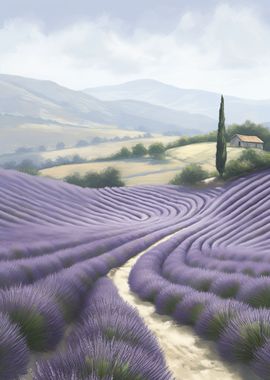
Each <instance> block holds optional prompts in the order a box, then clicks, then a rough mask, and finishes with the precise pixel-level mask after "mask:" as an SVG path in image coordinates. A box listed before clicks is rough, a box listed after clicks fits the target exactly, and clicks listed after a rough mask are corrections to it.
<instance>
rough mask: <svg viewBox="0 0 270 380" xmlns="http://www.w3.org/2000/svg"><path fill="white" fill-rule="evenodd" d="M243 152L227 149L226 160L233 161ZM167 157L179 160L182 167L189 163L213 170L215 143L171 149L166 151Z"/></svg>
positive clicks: (237, 149) (236, 149)
mask: <svg viewBox="0 0 270 380" xmlns="http://www.w3.org/2000/svg"><path fill="white" fill-rule="evenodd" d="M242 151H243V150H242V149H241V148H240V149H239V148H231V147H227V153H228V160H234V159H236V158H237V157H238V156H240V154H241V152H242ZM167 156H168V157H171V158H172V159H176V160H179V162H181V164H182V165H188V164H190V163H193V164H199V165H202V167H203V168H204V169H205V170H208V171H213V170H215V160H216V143H212V142H211V143H200V144H192V145H187V146H183V147H181V148H173V149H170V150H168V151H167Z"/></svg>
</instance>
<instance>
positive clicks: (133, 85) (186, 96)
mask: <svg viewBox="0 0 270 380" xmlns="http://www.w3.org/2000/svg"><path fill="white" fill-rule="evenodd" d="M84 92H85V93H87V94H90V95H92V96H95V97H97V98H99V99H101V100H111V101H112V100H121V99H132V100H140V101H144V102H148V103H152V104H155V105H159V106H164V107H167V108H170V109H174V110H178V111H185V112H189V113H197V114H201V115H205V116H207V117H210V118H212V119H217V112H218V107H219V102H220V94H218V93H214V92H210V91H202V90H196V89H182V88H178V87H175V86H171V85H168V84H164V83H162V82H158V81H155V80H150V79H141V80H135V81H131V82H127V83H123V84H120V85H115V86H103V87H95V88H88V89H86V90H84ZM225 107H226V121H227V123H242V122H244V121H246V120H252V121H255V122H260V123H263V122H267V121H269V120H270V100H252V99H242V98H237V97H234V96H225Z"/></svg>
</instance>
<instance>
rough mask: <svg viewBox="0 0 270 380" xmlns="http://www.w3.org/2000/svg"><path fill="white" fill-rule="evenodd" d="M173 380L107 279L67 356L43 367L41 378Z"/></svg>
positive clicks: (39, 368) (38, 378)
mask: <svg viewBox="0 0 270 380" xmlns="http://www.w3.org/2000/svg"><path fill="white" fill-rule="evenodd" d="M104 378H106V379H149V380H156V379H160V380H171V379H172V376H171V375H170V373H169V371H168V370H167V369H166V364H165V361H164V357H163V354H162V352H161V350H160V348H159V346H158V344H157V342H156V339H155V338H154V336H153V335H152V334H151V333H150V331H149V330H148V329H147V328H146V326H145V325H144V323H143V322H142V320H141V319H140V317H139V316H138V314H137V312H136V311H135V310H134V309H132V308H131V307H130V306H128V305H127V304H126V303H124V302H123V301H122V300H121V298H120V297H119V295H118V293H117V290H116V288H115V287H114V286H113V285H112V283H111V281H110V280H108V279H106V278H102V279H100V280H98V281H97V282H96V284H95V285H94V287H93V290H92V291H91V292H90V294H89V296H88V298H87V300H86V303H85V306H84V308H83V311H82V313H81V316H80V318H79V320H78V322H77V325H76V326H75V328H74V330H73V331H72V333H71V334H70V335H69V336H68V339H67V348H66V350H65V352H57V353H56V354H55V356H54V357H53V358H52V359H50V360H43V361H40V362H38V363H37V365H36V371H35V375H34V379H35V380H47V379H65V380H72V379H104Z"/></svg>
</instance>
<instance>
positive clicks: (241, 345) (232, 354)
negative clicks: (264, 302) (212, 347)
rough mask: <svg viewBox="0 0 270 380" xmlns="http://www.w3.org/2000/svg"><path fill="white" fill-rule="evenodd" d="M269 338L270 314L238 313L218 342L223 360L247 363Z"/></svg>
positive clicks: (260, 312)
mask: <svg viewBox="0 0 270 380" xmlns="http://www.w3.org/2000/svg"><path fill="white" fill-rule="evenodd" d="M269 338H270V313H269V311H268V310H266V309H260V310H255V311H250V310H249V311H246V312H243V313H239V314H238V316H237V317H235V318H234V319H232V320H231V322H230V323H229V324H228V327H227V328H226V329H225V330H224V333H223V334H222V335H221V337H220V340H219V342H218V346H219V351H220V354H221V356H222V357H223V358H225V359H227V360H229V361H231V362H235V361H238V360H239V361H242V362H245V363H248V362H250V361H252V360H253V359H254V354H255V352H256V350H257V349H259V348H260V347H262V346H263V345H264V343H265V342H266V340H267V339H269Z"/></svg>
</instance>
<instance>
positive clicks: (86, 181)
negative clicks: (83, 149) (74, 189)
mask: <svg viewBox="0 0 270 380" xmlns="http://www.w3.org/2000/svg"><path fill="white" fill-rule="evenodd" d="M65 181H66V182H68V183H71V184H73V185H77V186H81V187H91V188H102V187H121V186H125V183H124V182H123V181H122V179H121V175H120V172H119V170H117V169H115V168H112V167H108V168H107V169H105V170H103V171H102V172H100V173H98V172H94V171H90V172H88V173H86V174H85V175H84V176H81V175H80V174H79V173H75V174H72V175H70V176H67V177H65Z"/></svg>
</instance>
